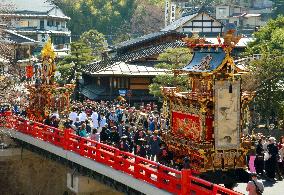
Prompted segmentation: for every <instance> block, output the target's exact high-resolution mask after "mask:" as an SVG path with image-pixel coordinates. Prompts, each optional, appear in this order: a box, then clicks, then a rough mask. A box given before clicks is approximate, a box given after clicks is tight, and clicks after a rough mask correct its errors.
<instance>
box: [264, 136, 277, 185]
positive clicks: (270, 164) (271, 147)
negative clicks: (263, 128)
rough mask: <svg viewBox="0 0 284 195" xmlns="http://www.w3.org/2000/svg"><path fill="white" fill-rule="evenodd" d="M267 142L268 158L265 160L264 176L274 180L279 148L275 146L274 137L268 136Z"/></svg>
mask: <svg viewBox="0 0 284 195" xmlns="http://www.w3.org/2000/svg"><path fill="white" fill-rule="evenodd" d="M268 141H269V144H268V145H267V150H268V154H269V158H268V160H267V161H266V166H265V167H266V176H267V177H268V180H270V181H275V174H276V171H277V168H278V158H279V150H278V148H277V146H276V139H275V138H274V137H270V138H269V139H268Z"/></svg>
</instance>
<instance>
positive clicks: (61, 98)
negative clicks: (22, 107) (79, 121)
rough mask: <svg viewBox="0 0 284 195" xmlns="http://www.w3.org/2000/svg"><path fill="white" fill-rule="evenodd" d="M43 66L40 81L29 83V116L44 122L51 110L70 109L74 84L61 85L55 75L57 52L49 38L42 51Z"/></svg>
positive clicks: (66, 110)
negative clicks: (56, 80)
mask: <svg viewBox="0 0 284 195" xmlns="http://www.w3.org/2000/svg"><path fill="white" fill-rule="evenodd" d="M41 58H42V66H41V69H40V83H36V84H32V85H28V86H27V89H28V91H29V106H28V108H27V113H28V117H29V118H30V119H31V120H35V121H40V122H42V121H43V119H44V118H46V117H47V116H48V115H49V114H50V113H51V112H54V111H58V112H59V113H61V114H63V113H65V112H68V111H69V109H70V96H71V94H72V93H73V91H74V85H71V84H67V85H64V86H59V85H58V84H57V83H56V82H55V80H54V75H55V71H56V64H55V58H56V54H55V52H54V50H53V48H52V44H51V40H48V41H47V43H46V44H45V46H44V47H43V49H42V52H41Z"/></svg>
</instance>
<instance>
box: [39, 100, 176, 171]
mask: <svg viewBox="0 0 284 195" xmlns="http://www.w3.org/2000/svg"><path fill="white" fill-rule="evenodd" d="M43 122H44V124H46V125H49V126H53V127H57V128H71V129H72V130H73V133H74V134H77V135H79V136H81V137H89V138H90V139H92V140H95V141H98V142H101V143H105V144H108V145H112V146H115V147H117V148H119V149H120V150H122V151H126V152H130V153H134V154H135V155H138V156H141V157H144V158H148V159H151V160H154V161H157V162H159V163H160V164H164V165H167V166H177V165H174V162H173V154H172V153H171V152H170V151H168V150H167V147H166V145H165V144H164V142H163V140H162V139H161V136H160V135H161V132H162V131H163V130H166V129H168V126H169V121H168V120H167V119H165V118H164V117H163V116H162V115H161V114H160V112H159V111H158V107H157V105H155V104H154V103H150V104H145V105H142V106H140V107H139V108H137V107H131V106H129V105H128V104H127V103H125V102H121V101H101V102H95V101H84V102H83V103H82V102H75V103H74V104H73V107H72V108H71V112H70V113H68V116H65V117H63V118H62V117H61V118H60V117H59V114H58V113H57V112H54V113H52V114H51V115H50V116H49V117H48V118H46V119H45V120H44V121H43Z"/></svg>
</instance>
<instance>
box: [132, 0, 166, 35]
mask: <svg viewBox="0 0 284 195" xmlns="http://www.w3.org/2000/svg"><path fill="white" fill-rule="evenodd" d="M163 14H164V13H163V7H162V6H159V5H155V4H153V3H150V2H149V1H147V0H137V1H136V9H135V11H134V13H133V15H132V18H131V29H132V33H138V34H148V33H151V32H156V31H159V30H160V29H161V28H162V27H163V25H164V15H163Z"/></svg>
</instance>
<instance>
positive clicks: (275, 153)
mask: <svg viewBox="0 0 284 195" xmlns="http://www.w3.org/2000/svg"><path fill="white" fill-rule="evenodd" d="M255 148H256V149H255V160H254V167H255V171H256V173H257V174H258V175H259V176H265V177H267V179H268V180H271V181H274V180H275V178H277V179H278V180H282V179H283V176H284V136H282V137H281V138H280V140H279V142H277V141H276V139H275V138H274V137H265V136H263V135H262V134H258V139H257V143H256V147H255Z"/></svg>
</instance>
